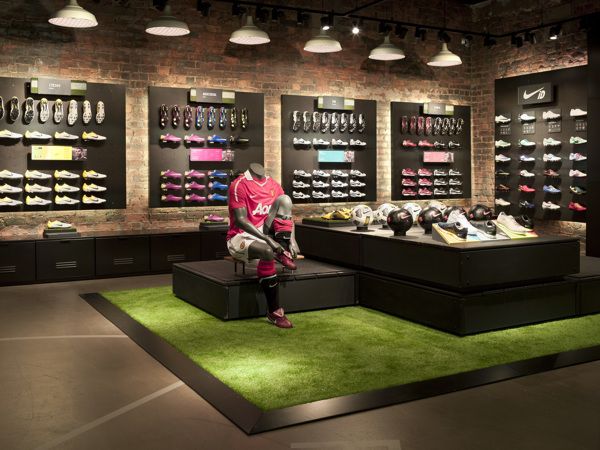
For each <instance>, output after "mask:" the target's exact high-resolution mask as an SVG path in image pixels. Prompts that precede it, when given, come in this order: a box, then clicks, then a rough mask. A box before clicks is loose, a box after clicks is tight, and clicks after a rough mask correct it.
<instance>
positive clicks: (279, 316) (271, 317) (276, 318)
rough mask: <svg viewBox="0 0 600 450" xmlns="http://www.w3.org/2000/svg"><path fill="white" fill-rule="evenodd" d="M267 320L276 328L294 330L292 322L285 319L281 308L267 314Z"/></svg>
mask: <svg viewBox="0 0 600 450" xmlns="http://www.w3.org/2000/svg"><path fill="white" fill-rule="evenodd" d="M267 320H268V321H269V322H271V323H272V324H273V325H275V326H276V327H277V328H294V326H293V325H292V322H290V321H289V319H288V318H287V317H285V312H284V311H283V308H279V309H276V310H275V311H273V312H268V313H267Z"/></svg>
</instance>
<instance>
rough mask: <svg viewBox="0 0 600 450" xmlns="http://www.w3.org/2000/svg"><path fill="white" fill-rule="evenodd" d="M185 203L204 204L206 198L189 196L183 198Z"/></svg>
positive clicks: (194, 195)
mask: <svg viewBox="0 0 600 450" xmlns="http://www.w3.org/2000/svg"><path fill="white" fill-rule="evenodd" d="M185 201H186V202H194V203H204V202H205V201H206V197H201V196H200V195H198V194H191V195H186V196H185Z"/></svg>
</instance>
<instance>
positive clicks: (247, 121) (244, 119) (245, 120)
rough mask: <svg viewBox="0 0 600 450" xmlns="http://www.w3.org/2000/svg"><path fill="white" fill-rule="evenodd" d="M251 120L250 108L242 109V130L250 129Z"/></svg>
mask: <svg viewBox="0 0 600 450" xmlns="http://www.w3.org/2000/svg"><path fill="white" fill-rule="evenodd" d="M248 125H250V118H249V117H248V108H242V130H246V129H248Z"/></svg>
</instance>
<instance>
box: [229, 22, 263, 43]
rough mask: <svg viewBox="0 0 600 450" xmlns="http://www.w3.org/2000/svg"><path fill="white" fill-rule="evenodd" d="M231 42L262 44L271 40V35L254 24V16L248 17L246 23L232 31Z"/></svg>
mask: <svg viewBox="0 0 600 450" xmlns="http://www.w3.org/2000/svg"><path fill="white" fill-rule="evenodd" d="M229 42H233V43H234V44H240V45H260V44H267V43H269V42H271V39H270V38H269V35H268V34H267V33H265V32H264V31H263V30H261V29H260V28H258V27H257V26H256V25H254V21H253V20H252V16H251V15H248V16H247V17H246V24H245V25H244V26H242V27H241V28H239V29H237V30H235V31H234V32H233V33H231V37H230V38H229Z"/></svg>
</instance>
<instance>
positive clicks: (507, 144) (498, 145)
mask: <svg viewBox="0 0 600 450" xmlns="http://www.w3.org/2000/svg"><path fill="white" fill-rule="evenodd" d="M495 145H496V148H507V147H510V146H511V143H510V142H506V141H503V140H502V139H500V140H499V141H496V142H495Z"/></svg>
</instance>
